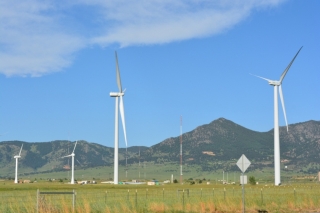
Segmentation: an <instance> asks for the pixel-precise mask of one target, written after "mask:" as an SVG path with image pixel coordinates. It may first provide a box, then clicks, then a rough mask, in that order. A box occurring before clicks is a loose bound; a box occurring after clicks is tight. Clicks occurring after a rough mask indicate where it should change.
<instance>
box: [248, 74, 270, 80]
mask: <svg viewBox="0 0 320 213" xmlns="http://www.w3.org/2000/svg"><path fill="white" fill-rule="evenodd" d="M249 74H250V75H253V76H256V77H258V78H261V79H263V80H266V81H268V82H269V81H271V80H270V79H267V78H264V77H261V76H258V75H254V74H251V73H249Z"/></svg>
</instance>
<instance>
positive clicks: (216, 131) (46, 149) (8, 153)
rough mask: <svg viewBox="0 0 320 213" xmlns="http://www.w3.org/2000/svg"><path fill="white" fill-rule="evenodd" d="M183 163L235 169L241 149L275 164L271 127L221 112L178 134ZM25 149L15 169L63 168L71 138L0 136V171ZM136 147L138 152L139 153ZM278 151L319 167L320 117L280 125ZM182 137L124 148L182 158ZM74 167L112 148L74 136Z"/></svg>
mask: <svg viewBox="0 0 320 213" xmlns="http://www.w3.org/2000/svg"><path fill="white" fill-rule="evenodd" d="M182 139H183V164H184V165H198V166H200V167H201V168H202V171H210V170H216V169H227V170H231V171H232V170H238V168H237V167H236V165H235V162H236V161H237V159H238V158H239V157H240V156H241V155H242V154H245V155H246V156H247V158H248V159H250V161H251V163H252V166H251V167H250V169H252V170H263V169H265V168H269V167H270V168H271V167H272V168H273V129H272V130H270V131H268V132H257V131H253V130H250V129H247V128H245V127H243V126H240V125H239V124H236V123H234V122H232V121H230V120H227V119H225V118H219V119H217V120H214V121H212V122H211V123H209V124H205V125H202V126H199V127H197V128H195V129H194V130H192V131H190V132H186V133H184V134H183V135H182ZM21 144H23V150H22V153H21V156H22V157H21V159H20V160H19V169H22V170H23V172H25V173H26V172H27V173H40V172H50V171H62V170H65V169H69V165H70V162H68V159H67V158H63V159H62V158H61V157H62V156H65V155H68V154H70V153H71V152H72V149H73V143H71V142H70V141H67V140H57V141H51V142H34V143H32V142H24V141H2V142H0V176H1V177H12V176H13V175H14V166H15V164H14V159H13V156H14V155H17V154H18V153H19V150H20V147H21ZM139 151H140V155H139ZM280 152H281V163H282V166H284V165H286V166H287V168H288V169H290V170H294V171H297V172H303V173H316V172H318V171H319V169H320V167H319V166H318V162H319V160H320V121H314V120H310V121H307V122H302V123H296V124H291V125H289V131H288V132H287V130H286V127H280ZM179 153H180V137H171V138H168V139H166V140H164V141H162V142H160V143H158V144H155V145H153V146H151V147H143V146H132V147H128V149H127V158H128V159H127V162H128V165H132V164H135V163H138V162H139V161H141V162H153V163H155V164H166V163H176V164H178V163H179V162H180V161H179V160H180V156H179ZM75 154H76V157H75V159H76V160H75V166H76V168H92V167H99V166H112V165H113V148H111V147H106V146H103V145H101V144H96V143H89V142H86V141H78V145H77V148H76V150H75ZM125 157H126V149H125V148H120V149H119V164H120V165H125V162H126V161H125Z"/></svg>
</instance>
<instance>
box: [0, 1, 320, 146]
mask: <svg viewBox="0 0 320 213" xmlns="http://www.w3.org/2000/svg"><path fill="white" fill-rule="evenodd" d="M0 4H1V7H0V35H1V36H0V100H1V101H0V133H1V134H2V135H1V136H0V137H1V139H0V140H1V141H5V140H23V141H28V142H43V141H51V140H58V139H69V140H86V141H89V142H95V143H99V144H103V145H105V146H110V147H113V143H114V142H113V141H114V111H115V109H114V108H115V100H114V98H111V97H110V96H109V93H110V92H117V89H118V88H117V84H116V75H115V57H114V51H117V52H118V58H119V66H120V71H121V80H122V86H123V88H125V89H126V93H125V96H124V104H125V117H126V128H127V138H128V144H129V146H133V145H144V146H151V145H154V144H156V143H159V142H161V141H162V140H164V139H166V138H169V137H176V136H178V135H179V134H180V115H182V116H183V132H187V131H191V130H193V129H194V128H196V127H197V126H200V125H203V124H207V123H210V122H211V121H213V120H215V119H218V118H220V117H224V118H226V119H229V120H232V121H234V122H236V123H238V124H240V125H242V126H244V127H246V128H249V129H252V130H256V131H269V130H271V129H272V128H273V88H272V87H271V86H269V85H268V83H267V82H265V81H264V80H261V79H259V78H256V77H254V76H251V75H249V73H253V74H256V75H259V76H263V77H265V78H269V79H273V80H278V79H279V78H280V75H281V73H282V72H283V70H284V69H285V68H286V66H287V65H288V64H289V62H290V61H291V59H292V58H293V57H294V55H295V54H296V52H297V51H298V49H299V48H300V47H301V46H303V49H302V50H301V52H300V54H299V55H298V57H297V58H296V60H295V62H294V63H293V65H292V67H291V69H290V70H289V72H288V74H287V75H286V77H285V79H284V81H283V85H282V88H283V94H284V101H285V106H286V112H287V118H288V123H289V124H293V123H297V122H304V121H308V120H320V114H319V109H320V99H319V94H320V92H319V91H320V83H319V80H320V78H319V77H320V75H319V72H320V65H319V64H320V63H319V56H320V42H319V38H320V28H319V26H320V15H319V8H320V2H319V1H316V0H310V1H303V0H296V1H293V0H287V1H283V0H261V1H253V0H242V1H234V0H225V1H220V0H212V1H208V0H203V1H201V0H197V1H195V0H194V1H193V0H189V1H182V0H181V1H180V0H178V1H174V3H173V2H172V1H166V0H146V1H145V0H141V1H136V0H130V1H127V0H125V1H124V0H117V1H112V0H111V1H100V0H92V1H89V0H82V1H72V0H71V1H68V2H65V1H50V0H48V1H37V0H26V1H23V2H21V1H7V0H5V1H3V0H0ZM279 104H280V103H279ZM279 120H280V125H282V126H283V125H285V121H284V117H283V113H282V110H281V106H280V105H279ZM289 131H290V129H289ZM124 146H125V143H124V140H123V134H122V129H121V127H120V147H124Z"/></svg>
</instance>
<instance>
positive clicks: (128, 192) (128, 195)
mask: <svg viewBox="0 0 320 213" xmlns="http://www.w3.org/2000/svg"><path fill="white" fill-rule="evenodd" d="M127 201H128V203H129V189H128V194H127Z"/></svg>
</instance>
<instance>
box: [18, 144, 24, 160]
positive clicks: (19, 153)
mask: <svg viewBox="0 0 320 213" xmlns="http://www.w3.org/2000/svg"><path fill="white" fill-rule="evenodd" d="M22 147H23V144H22V146H21V149H20V152H19V157H20V156H21V151H22Z"/></svg>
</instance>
